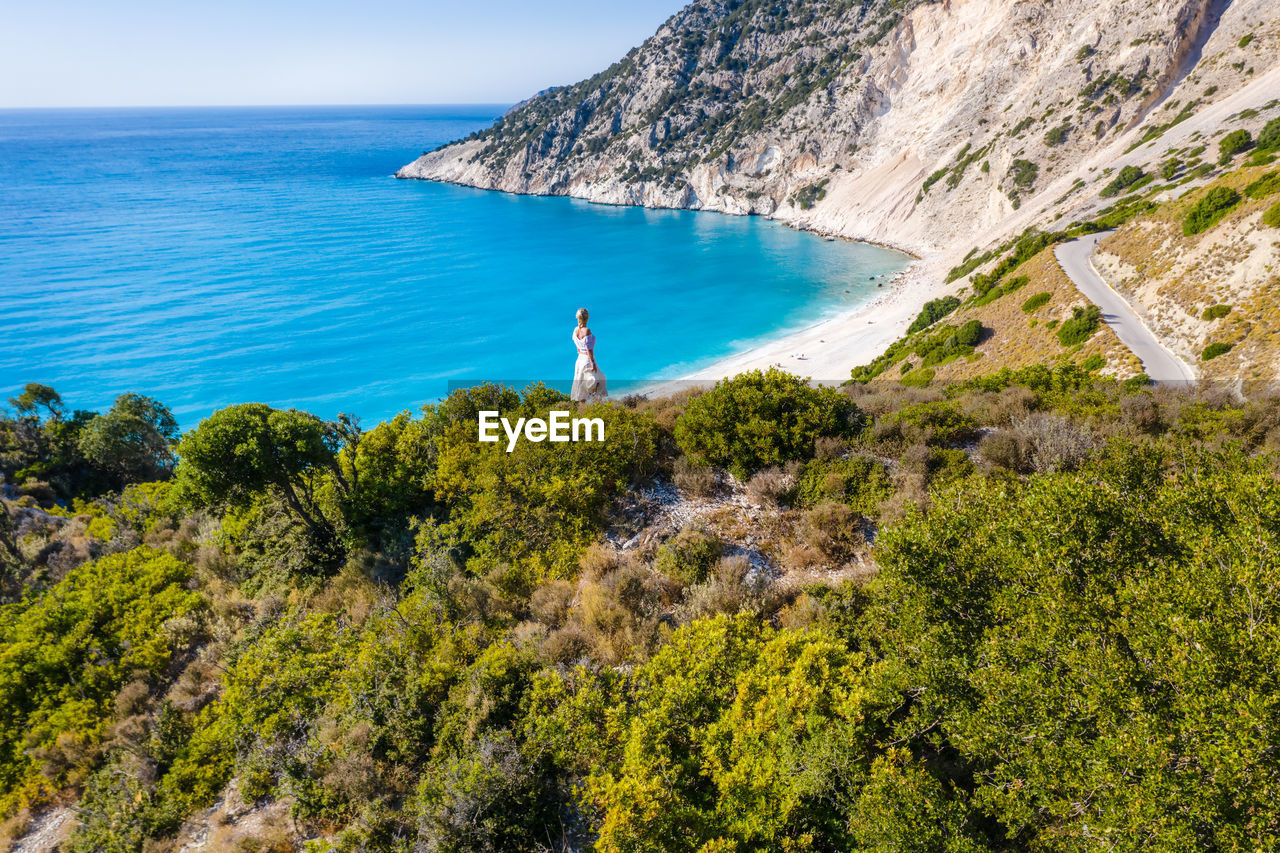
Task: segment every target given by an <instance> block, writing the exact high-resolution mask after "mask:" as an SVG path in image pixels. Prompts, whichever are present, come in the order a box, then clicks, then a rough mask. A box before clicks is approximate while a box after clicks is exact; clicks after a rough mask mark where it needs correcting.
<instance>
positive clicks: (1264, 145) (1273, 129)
mask: <svg viewBox="0 0 1280 853" xmlns="http://www.w3.org/2000/svg"><path fill="white" fill-rule="evenodd" d="M1258 148H1259V149H1260V150H1262V151H1275V150H1277V149H1280V118H1273V119H1272V120H1271V121H1269V122H1267V123H1266V124H1265V125H1264V126H1263V128H1262V130H1261V131H1260V132H1259V133H1258Z"/></svg>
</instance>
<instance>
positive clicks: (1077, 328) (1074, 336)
mask: <svg viewBox="0 0 1280 853" xmlns="http://www.w3.org/2000/svg"><path fill="white" fill-rule="evenodd" d="M1101 319H1102V311H1101V310H1100V309H1099V308H1098V306H1097V305H1089V306H1088V307H1085V308H1073V309H1072V310H1071V319H1069V320H1066V321H1065V322H1064V323H1063V324H1062V325H1061V326H1060V327H1058V341H1059V342H1060V343H1061V344H1062V345H1063V346H1064V347H1072V346H1075V345H1076V344H1082V343H1084V342H1085V341H1087V340H1089V338H1091V337H1092V336H1093V333H1094V332H1096V331H1098V324H1099V322H1100V321H1101Z"/></svg>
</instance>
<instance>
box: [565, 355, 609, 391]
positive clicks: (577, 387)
mask: <svg viewBox="0 0 1280 853" xmlns="http://www.w3.org/2000/svg"><path fill="white" fill-rule="evenodd" d="M593 379H594V382H593V381H592V380H593ZM605 386H606V383H605V378H604V372H603V371H601V370H592V369H591V357H590V356H588V355H582V354H581V353H580V354H579V355H578V361H577V363H576V364H574V366H573V387H571V388H570V389H569V399H570V400H576V401H577V402H579V403H586V402H595V401H597V400H603V399H604V398H605V397H607V396H608V395H609V391H608V389H607V388H606V387H605Z"/></svg>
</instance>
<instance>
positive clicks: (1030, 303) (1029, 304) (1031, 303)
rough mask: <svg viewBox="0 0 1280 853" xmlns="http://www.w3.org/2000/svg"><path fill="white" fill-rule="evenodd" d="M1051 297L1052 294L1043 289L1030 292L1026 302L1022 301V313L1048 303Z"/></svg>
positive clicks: (1030, 311) (1027, 312) (1029, 311)
mask: <svg viewBox="0 0 1280 853" xmlns="http://www.w3.org/2000/svg"><path fill="white" fill-rule="evenodd" d="M1051 298H1052V294H1050V293H1048V292H1047V291H1043V290H1042V291H1040V292H1039V293H1035V294H1032V295H1031V296H1030V297H1028V299H1027V301H1026V302H1023V303H1022V313H1024V314H1030V313H1032V312H1034V311H1035V310H1037V309H1038V308H1040V307H1042V306H1044V305H1048V304H1049V300H1050V299H1051Z"/></svg>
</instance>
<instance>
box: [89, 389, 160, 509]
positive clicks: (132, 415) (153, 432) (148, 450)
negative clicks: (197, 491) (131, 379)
mask: <svg viewBox="0 0 1280 853" xmlns="http://www.w3.org/2000/svg"><path fill="white" fill-rule="evenodd" d="M177 437H178V422H177V421H176V420H174V418H173V413H172V412H170V411H169V409H168V407H167V406H165V405H164V404H163V403H160V402H157V401H156V400H153V399H151V398H150V397H143V396H141V395H140V394H121V395H120V396H119V397H117V398H116V402H115V405H113V406H112V407H111V410H110V411H108V412H107V413H106V414H105V415H98V416H97V417H95V418H93V420H91V421H89V423H88V424H86V425H85V427H84V429H83V430H81V431H80V436H79V446H80V452H81V453H83V454H84V456H85V458H86V459H88V460H89V462H90V463H92V464H93V465H96V466H97V467H99V468H102V469H103V470H104V471H106V472H107V473H108V475H109V476H111V477H112V478H113V479H114V480H116V482H117V484H118V485H119V486H120V487H123V486H125V485H126V484H128V483H138V482H142V481H145V480H158V479H161V478H163V477H167V476H168V475H169V472H170V470H171V469H172V468H173V463H174V457H173V451H172V449H171V447H170V446H171V445H172V443H173V442H174V440H175V439H177Z"/></svg>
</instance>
